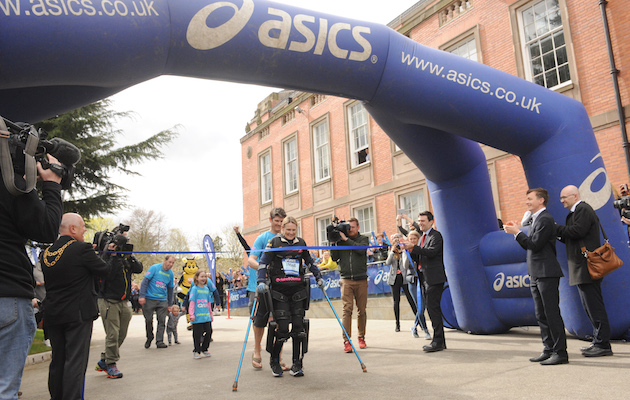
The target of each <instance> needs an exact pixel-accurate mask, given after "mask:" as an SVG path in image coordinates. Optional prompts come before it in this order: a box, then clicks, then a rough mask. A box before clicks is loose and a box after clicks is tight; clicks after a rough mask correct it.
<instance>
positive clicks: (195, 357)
mask: <svg viewBox="0 0 630 400" xmlns="http://www.w3.org/2000/svg"><path fill="white" fill-rule="evenodd" d="M193 358H194V359H195V360H201V358H202V357H201V353H193Z"/></svg>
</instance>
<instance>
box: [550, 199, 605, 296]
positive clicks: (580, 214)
mask: <svg viewBox="0 0 630 400" xmlns="http://www.w3.org/2000/svg"><path fill="white" fill-rule="evenodd" d="M556 236H558V239H559V240H560V241H561V242H562V243H564V244H566V245H567V260H568V262H569V285H570V286H574V285H579V284H583V283H592V282H593V280H592V279H591V275H590V274H589V273H588V267H587V266H586V258H584V256H583V255H582V250H581V247H582V244H581V243H582V242H584V246H585V247H586V250H589V251H593V250H595V249H596V248H598V247H599V246H601V241H600V237H599V219H598V218H597V214H595V210H593V208H592V207H591V206H590V205H589V204H588V203H585V202H583V201H582V202H580V203H579V204H578V205H577V206H576V207H575V211H574V212H572V213H569V215H567V220H566V225H564V226H563V225H556Z"/></svg>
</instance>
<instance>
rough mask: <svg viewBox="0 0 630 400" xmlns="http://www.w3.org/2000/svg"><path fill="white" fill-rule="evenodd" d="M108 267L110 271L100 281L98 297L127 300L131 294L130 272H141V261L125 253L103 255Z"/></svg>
mask: <svg viewBox="0 0 630 400" xmlns="http://www.w3.org/2000/svg"><path fill="white" fill-rule="evenodd" d="M103 258H104V259H105V261H106V262H107V264H108V265H109V267H110V268H111V271H110V273H109V274H108V275H107V277H106V278H105V279H103V280H102V281H101V284H100V291H99V293H98V297H100V298H102V299H108V300H117V301H120V300H129V297H130V296H131V274H139V273H141V272H142V263H141V262H140V261H138V260H137V259H136V257H134V256H131V258H128V256H127V255H126V254H125V255H123V254H117V255H111V256H110V255H109V254H107V253H106V256H105V257H103Z"/></svg>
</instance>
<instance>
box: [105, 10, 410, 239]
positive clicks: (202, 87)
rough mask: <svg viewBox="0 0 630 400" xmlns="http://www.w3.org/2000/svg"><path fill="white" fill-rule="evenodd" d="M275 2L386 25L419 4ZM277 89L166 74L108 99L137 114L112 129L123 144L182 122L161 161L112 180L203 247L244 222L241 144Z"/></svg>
mask: <svg viewBox="0 0 630 400" xmlns="http://www.w3.org/2000/svg"><path fill="white" fill-rule="evenodd" d="M279 2H280V3H285V4H292V5H294V6H296V7H301V8H305V9H309V10H314V11H320V12H324V13H328V14H333V15H340V16H347V17H350V18H353V19H357V20H360V21H369V22H376V23H381V24H387V23H389V22H390V21H392V20H393V19H394V18H396V17H397V16H399V15H400V14H401V13H403V12H404V11H406V10H407V9H408V8H410V7H411V6H412V5H414V4H415V3H417V0H390V1H386V2H366V1H365V0H318V1H305V0H293V1H291V0H281V1H279ZM277 90H281V89H279V88H269V87H263V86H254V85H242V84H237V83H226V82H218V81H210V80H202V79H192V78H180V77H172V76H164V77H159V78H156V79H153V80H151V81H147V82H144V83H141V84H139V85H136V86H134V87H132V88H129V89H127V90H125V91H123V92H120V93H118V94H116V95H114V96H112V97H111V100H113V106H114V109H116V110H119V111H133V112H134V113H135V118H134V119H133V120H125V121H120V123H119V124H118V125H117V127H118V128H120V129H123V130H124V132H125V136H124V137H123V138H122V139H121V140H120V141H119V145H121V146H122V145H126V144H129V143H135V142H138V141H141V140H144V139H146V138H148V137H149V136H151V135H153V134H155V133H157V132H159V131H162V130H165V129H169V128H172V127H174V126H176V125H179V132H180V135H179V137H178V138H176V139H175V141H174V142H173V143H172V144H171V145H170V146H168V147H167V148H166V149H165V154H166V157H165V158H164V159H162V160H157V161H151V162H146V163H144V164H143V165H141V166H137V167H134V170H136V171H138V172H139V173H140V174H142V176H141V177H127V176H118V175H117V174H116V175H115V177H116V178H115V179H116V182H117V183H119V184H121V185H122V186H124V187H126V188H127V189H129V192H128V193H127V195H128V200H129V201H128V204H129V206H130V207H131V208H134V207H139V208H144V209H147V210H154V211H156V212H160V213H162V214H164V216H165V217H166V220H167V224H168V227H169V228H179V229H181V230H182V231H183V232H184V233H185V234H186V235H187V236H188V238H189V242H190V245H191V250H197V249H201V238H202V237H203V235H204V234H206V233H208V234H211V235H214V234H217V233H219V232H220V231H221V229H222V227H224V226H227V225H230V224H233V223H238V224H242V220H243V198H242V190H241V185H242V176H241V174H242V171H241V159H240V157H241V145H240V141H239V139H240V138H241V137H243V136H244V135H245V125H246V124H247V123H248V122H249V121H250V120H251V119H252V117H253V116H254V111H255V110H256V107H257V105H258V103H259V102H260V101H262V100H263V99H264V98H265V97H266V96H268V95H269V94H270V93H271V92H273V91H277ZM131 208H130V209H128V210H123V211H121V212H120V213H118V214H116V215H114V216H112V217H113V218H114V221H115V223H116V224H117V223H118V222H120V221H122V220H124V219H125V218H126V217H127V216H128V215H129V214H130V211H131ZM132 228H133V227H132ZM197 242H199V243H197ZM167 250H178V249H167Z"/></svg>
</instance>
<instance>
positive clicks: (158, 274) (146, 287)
mask: <svg viewBox="0 0 630 400" xmlns="http://www.w3.org/2000/svg"><path fill="white" fill-rule="evenodd" d="M173 264H175V257H174V256H171V255H168V256H166V258H165V259H164V262H162V263H159V264H154V265H152V266H151V267H150V268H149V270H148V271H147V273H146V274H145V275H144V279H143V280H142V283H141V284H140V298H139V299H138V302H139V303H140V305H141V306H142V314H144V320H145V324H146V330H147V341H146V342H145V343H144V348H145V349H148V348H149V347H150V346H151V341H153V313H154V312H155V313H156V314H157V321H158V327H157V332H156V334H155V345H156V346H157V348H158V349H165V348H167V347H168V346H167V345H166V344H165V343H164V329H165V328H166V323H165V322H166V316H167V315H168V313H169V312H170V311H171V308H172V306H173V280H174V279H175V276H174V275H173V271H171V268H173Z"/></svg>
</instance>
